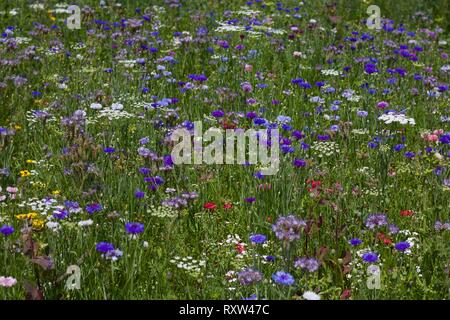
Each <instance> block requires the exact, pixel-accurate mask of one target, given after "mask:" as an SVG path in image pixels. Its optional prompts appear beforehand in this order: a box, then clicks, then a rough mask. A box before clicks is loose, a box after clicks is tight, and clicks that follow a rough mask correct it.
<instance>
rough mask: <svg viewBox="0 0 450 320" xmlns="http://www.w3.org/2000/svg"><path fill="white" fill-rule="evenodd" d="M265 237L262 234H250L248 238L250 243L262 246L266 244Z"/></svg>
mask: <svg viewBox="0 0 450 320" xmlns="http://www.w3.org/2000/svg"><path fill="white" fill-rule="evenodd" d="M266 240H267V237H266V236H265V235H263V234H252V235H251V236H250V241H251V242H253V243H257V244H262V243H264V242H266Z"/></svg>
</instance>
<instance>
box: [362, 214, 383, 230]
mask: <svg viewBox="0 0 450 320" xmlns="http://www.w3.org/2000/svg"><path fill="white" fill-rule="evenodd" d="M385 225H387V218H386V215H385V214H371V215H369V216H368V217H367V220H366V227H367V228H369V229H374V228H375V227H381V226H385Z"/></svg>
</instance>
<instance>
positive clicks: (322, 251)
mask: <svg viewBox="0 0 450 320" xmlns="http://www.w3.org/2000/svg"><path fill="white" fill-rule="evenodd" d="M329 251H330V249H328V247H327V246H323V247H320V248H319V251H318V253H317V258H318V260H319V261H320V262H323V259H324V258H325V256H326V255H327V253H328V252H329Z"/></svg>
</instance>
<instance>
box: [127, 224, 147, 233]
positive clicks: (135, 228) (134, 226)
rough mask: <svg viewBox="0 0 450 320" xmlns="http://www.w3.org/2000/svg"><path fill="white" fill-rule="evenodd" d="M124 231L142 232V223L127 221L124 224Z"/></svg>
mask: <svg viewBox="0 0 450 320" xmlns="http://www.w3.org/2000/svg"><path fill="white" fill-rule="evenodd" d="M125 231H126V232H127V233H130V234H138V233H142V232H144V225H143V224H142V223H139V222H128V223H126V224H125Z"/></svg>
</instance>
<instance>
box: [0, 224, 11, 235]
mask: <svg viewBox="0 0 450 320" xmlns="http://www.w3.org/2000/svg"><path fill="white" fill-rule="evenodd" d="M13 232H14V228H13V227H12V226H8V225H6V224H5V225H3V227H1V228H0V233H2V234H3V235H4V236H5V237H6V236H9V235H10V234H12V233H13Z"/></svg>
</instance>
